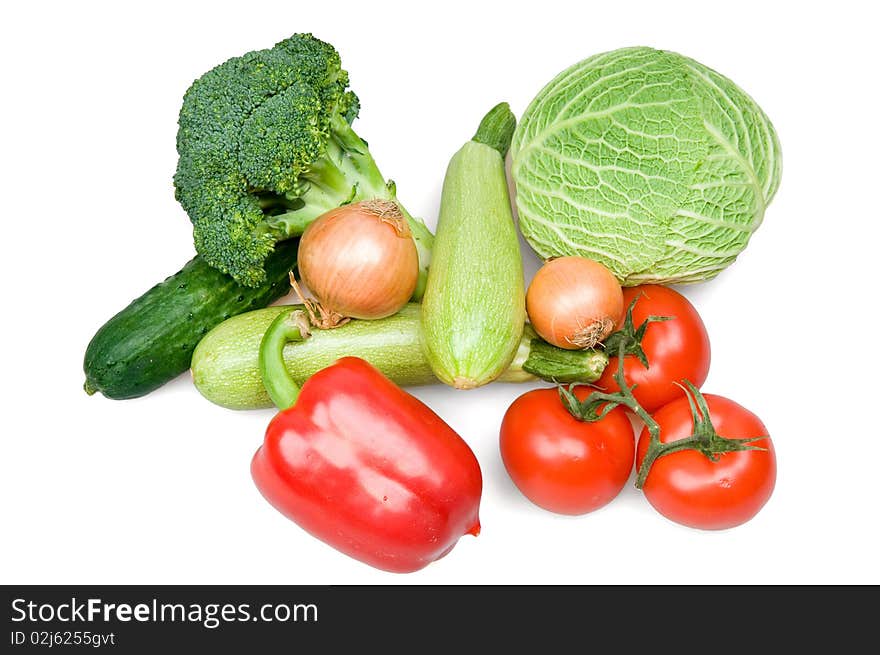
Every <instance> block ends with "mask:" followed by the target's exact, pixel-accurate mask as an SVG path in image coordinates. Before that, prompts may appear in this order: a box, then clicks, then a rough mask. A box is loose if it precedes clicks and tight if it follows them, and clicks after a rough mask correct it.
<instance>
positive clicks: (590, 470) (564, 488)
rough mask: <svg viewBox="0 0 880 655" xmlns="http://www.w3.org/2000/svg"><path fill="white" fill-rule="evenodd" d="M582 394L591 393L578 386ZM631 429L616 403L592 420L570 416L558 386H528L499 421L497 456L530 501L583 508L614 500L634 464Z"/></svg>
mask: <svg viewBox="0 0 880 655" xmlns="http://www.w3.org/2000/svg"><path fill="white" fill-rule="evenodd" d="M574 393H575V395H577V397H578V398H579V399H581V400H583V399H584V398H585V397H586V396H588V395H589V394H590V390H589V389H588V388H586V387H576V388H575V390H574ZM634 437H635V435H634V434H633V430H632V425H631V424H630V422H629V419H628V418H627V416H626V413H625V412H624V411H623V410H622V409H620V408H616V409H614V410H613V411H611V412H610V413H609V414H608V415H607V416H606V417H604V418H603V419H602V420H600V421H598V422H596V423H585V422H582V421H579V420H577V419H576V418H574V417H573V416H572V415H571V414H570V413H569V412H568V410H567V409H566V408H565V406H564V405H563V404H562V401H561V400H560V399H559V393H558V392H557V390H556V389H536V390H534V391H529V392H527V393H525V394H523V395H522V396H520V397H519V398H517V399H516V400H515V401H514V402H513V404H512V405H511V406H510V407H509V408H508V410H507V413H506V414H505V415H504V420H503V421H502V423H501V458H502V459H503V460H504V466H505V467H506V468H507V472H508V474H509V475H510V478H511V479H512V480H513V482H514V484H515V485H516V486H517V487H518V488H519V490H520V491H521V492H522V493H523V494H524V495H525V496H526V497H527V498H528V499H529V500H531V501H532V502H533V503H535V504H536V505H538V506H540V507H543V508H544V509H548V510H550V511H551V512H558V513H560V514H586V513H587V512H591V511H593V510H595V509H598V508H599V507H602V506H603V505H605V504H607V503H609V502H610V501H611V500H613V499H614V498H615V497H616V496H617V494H618V493H620V490H621V489H622V488H623V485H625V484H626V481H627V479H628V478H629V475H630V472H631V471H632V468H633V457H634V454H635V438H634Z"/></svg>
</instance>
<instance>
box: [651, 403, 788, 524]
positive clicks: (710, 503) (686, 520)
mask: <svg viewBox="0 0 880 655" xmlns="http://www.w3.org/2000/svg"><path fill="white" fill-rule="evenodd" d="M704 397H705V399H706V403H707V405H708V408H709V416H710V418H711V421H712V424H713V425H714V427H715V431H716V432H717V434H718V436H719V437H723V438H724V439H741V438H747V437H758V436H761V435H767V434H768V432H767V428H765V427H764V424H763V423H762V422H761V420H760V419H759V418H758V417H757V416H755V415H754V414H753V413H752V412H750V411H749V410H747V409H746V408H745V407H742V406H741V405H738V404H737V403H735V402H733V401H732V400H728V399H727V398H724V397H722V396H714V395H711V394H704ZM653 418H654V420H655V421H656V422H657V424H658V425H659V426H660V442H661V443H669V442H672V441H678V440H680V439H686V438H688V437H689V436H691V434H692V432H693V429H694V421H693V416H692V414H691V408H690V405H689V403H688V400H687V398H686V397H685V396H684V395H683V394H682V396H681V397H680V398H679V399H678V400H675V401H673V402H671V403H669V404H668V405H666V406H664V407H662V408H661V409H660V410H658V411H657V412H655V413H654V414H653ZM649 442H650V435H649V433H648V430H647V428H645V429H643V430H642V433H641V435H640V436H639V445H638V450H637V454H636V467H637V468H638V467H639V466H641V463H642V460H643V459H644V457H645V454H646V453H647V451H648V446H649ZM752 445H754V446H758V447H760V448H765V449H766V450H741V451H736V452H728V453H721V454H719V455H717V457H718V460H717V461H712V460H711V459H709V457H707V456H706V455H704V454H702V453H701V452H699V451H697V450H681V451H678V452H672V453H669V454H667V455H662V456H660V457H658V458H657V459H656V460H655V461H654V464H653V466H651V469H650V471H649V472H648V477H647V479H646V480H645V484H644V487H643V488H642V491H644V493H645V497H646V498H647V499H648V502H650V503H651V505H653V506H654V508H655V509H656V510H657V511H658V512H660V513H661V514H662V515H663V516H665V517H666V518H668V519H671V520H673V521H675V522H677V523H681V524H683V525H687V526H690V527H692V528H702V529H704V530H722V529H725V528H732V527H735V526H737V525H740V524H742V523H745V522H746V521H748V520H749V519H751V518H752V517H753V516H755V514H757V513H758V511H759V510H760V509H761V508H762V507H763V506H764V504H765V503H766V502H767V500H768V499H769V498H770V495H771V494H772V493H773V487H774V486H775V484H776V454H775V452H774V450H773V443H772V441H771V440H770V437H769V436H768V437H767V438H766V439H760V440H758V441H755V442H753V443H752Z"/></svg>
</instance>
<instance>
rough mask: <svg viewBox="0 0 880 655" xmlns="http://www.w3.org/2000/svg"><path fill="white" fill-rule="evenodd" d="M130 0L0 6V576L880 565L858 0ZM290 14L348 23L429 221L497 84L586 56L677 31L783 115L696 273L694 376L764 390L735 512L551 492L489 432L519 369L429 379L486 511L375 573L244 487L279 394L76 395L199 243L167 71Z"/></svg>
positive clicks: (747, 572) (802, 571) (641, 578)
mask: <svg viewBox="0 0 880 655" xmlns="http://www.w3.org/2000/svg"><path fill="white" fill-rule="evenodd" d="M132 6H133V5H129V4H127V3H124V4H123V3H107V4H104V5H99V4H97V3H61V2H59V3H56V4H43V3H27V4H26V5H25V4H24V3H21V4H16V5H14V6H13V5H7V6H6V7H5V8H4V12H3V13H4V17H3V21H2V22H3V24H2V27H0V30H2V35H0V36H2V38H0V49H2V59H0V66H2V78H0V80H2V100H0V114H2V121H0V128H2V134H3V137H2V145H0V148H2V156H0V166H2V201H0V212H2V215H0V220H2V223H0V225H2V227H0V229H2V238H0V244H2V249H3V252H2V258H0V264H2V281H3V302H2V305H3V318H2V323H0V331H2V339H3V343H2V359H0V362H2V370H0V384H2V398H3V405H2V406H3V418H2V428H0V435H2V437H0V438H2V451H0V503H2V516H0V526H2V527H0V532H2V536H0V582H3V583H86V582H89V583H118V584H127V583H318V584H323V583H411V582H414V583H514V582H520V583H801V582H803V583H875V584H876V583H880V564H878V562H880V557H878V556H877V553H878V549H880V539H878V530H880V528H878V500H880V493H878V486H877V475H876V473H877V471H878V470H880V460H878V448H877V440H878V437H880V430H878V424H877V420H878V414H877V407H878V400H877V392H878V384H877V371H878V366H880V361H878V355H877V350H878V345H877V336H876V334H877V326H878V323H877V312H876V305H877V301H876V298H877V290H876V289H877V288H876V285H875V284H874V278H875V276H876V270H877V260H878V237H880V228H878V219H880V212H878V205H877V189H878V186H880V179H878V172H880V166H878V162H880V158H878V153H880V142H878V136H877V135H878V113H877V112H878V109H877V107H878V102H877V101H878V94H877V80H878V77H877V64H878V63H880V57H878V48H877V34H876V26H877V24H878V22H877V19H876V16H874V17H871V16H869V15H868V10H867V9H865V8H866V7H869V6H870V3H847V2H834V3H828V4H821V5H819V4H809V3H798V4H790V3H771V2H766V1H763V2H737V3H723V4H722V3H718V4H715V3H708V2H695V3H671V2H662V3H660V2H635V1H630V2H626V3H618V2H605V3H588V2H583V1H581V2H571V3H562V2H550V1H543V2H528V3H521V4H517V3H513V2H505V3H478V2H473V1H471V2H465V3H457V2H451V1H446V2H444V3H440V4H438V5H437V6H433V5H430V4H428V3H407V4H406V5H404V4H403V3H401V5H400V7H395V6H393V5H390V4H389V5H384V6H383V4H382V3H381V2H377V1H373V2H357V3H355V2H352V3H347V2H342V0H334V1H333V2H331V3H323V2H310V3H304V2H292V1H287V2H283V3H277V4H272V5H270V4H268V3H260V2H255V1H252V2H248V3H242V2H240V1H239V2H234V3H220V2H212V3H204V4H201V3H199V4H196V3H184V2H174V3H167V4H166V3H158V2H151V3H149V4H148V5H147V4H145V5H143V7H142V8H141V9H136V8H131V7H132ZM403 6H406V8H405V9H404V8H401V7H403ZM716 7H717V8H716ZM722 7H723V8H722ZM298 31H312V32H314V33H315V34H316V35H317V36H319V37H321V38H323V39H325V40H327V41H330V42H332V43H333V44H334V45H335V46H336V47H337V48H338V49H339V51H340V52H341V54H342V59H343V64H344V66H345V68H347V69H348V70H349V72H350V73H351V80H352V85H353V88H354V89H355V90H356V91H357V93H358V94H359V95H360V98H361V101H362V104H363V110H362V114H361V118H360V119H359V120H358V122H357V124H356V128H357V130H358V132H359V133H360V134H362V135H363V136H364V137H365V138H366V139H368V140H369V142H370V145H371V149H372V151H373V153H374V155H375V157H376V159H377V161H378V162H379V164H380V166H381V168H382V170H383V172H385V174H386V175H388V176H389V177H393V178H394V179H395V180H396V181H397V183H398V189H399V192H400V197H401V199H402V200H403V201H404V203H405V204H406V206H407V207H408V208H409V209H410V210H411V211H412V212H413V213H415V214H419V215H421V216H423V217H424V218H425V220H426V222H427V223H428V225H429V226H433V225H434V224H435V221H436V214H437V208H438V199H439V192H440V185H441V183H442V176H443V172H444V170H445V167H446V164H447V161H448V159H449V157H450V155H451V154H452V153H453V152H454V151H455V150H456V149H457V148H458V147H459V146H460V145H461V144H462V143H463V142H464V141H465V140H466V139H467V138H469V137H470V136H471V135H472V133H473V131H474V129H475V127H476V124H477V122H478V121H479V119H480V117H481V116H482V115H483V113H484V112H485V111H486V110H487V109H488V108H489V107H491V106H492V105H493V104H495V103H496V102H498V101H499V100H502V99H506V100H508V101H509V102H510V103H511V106H512V108H513V109H514V111H515V112H516V113H517V115H519V114H521V113H522V111H523V109H524V108H525V107H526V105H527V104H528V102H529V100H530V99H531V98H532V97H533V96H534V95H535V94H536V93H537V91H538V90H539V89H540V88H541V87H542V86H543V85H544V84H545V83H546V82H547V81H549V80H550V79H551V78H552V77H553V76H554V75H555V74H556V73H557V72H559V71H560V70H562V69H563V68H565V67H567V66H568V65H570V64H572V63H574V62H575V61H578V60H580V59H582V58H585V57H587V56H589V55H591V54H594V53H597V52H602V51H605V50H610V49H613V48H617V47H621V46H629V45H651V46H655V47H660V48H666V49H671V50H676V51H679V52H682V53H684V54H686V55H689V56H691V57H694V58H696V59H697V60H699V61H701V62H703V63H705V64H706V65H708V66H710V67H712V68H715V69H716V70H718V71H720V72H722V73H723V74H725V75H727V76H729V77H730V78H732V79H733V80H734V81H735V82H737V83H738V84H740V85H741V86H742V87H743V88H744V89H745V90H746V91H747V92H748V93H749V94H751V95H752V96H753V97H754V98H755V99H756V100H757V101H758V102H759V103H760V105H761V106H762V107H763V108H764V110H765V111H766V112H767V114H768V115H769V116H770V118H771V119H772V121H773V122H774V124H775V126H776V128H777V129H778V132H779V135H780V139H781V142H782V149H783V155H784V173H783V179H782V186H781V188H780V191H779V194H778V195H777V197H776V199H775V200H774V202H773V203H772V205H771V206H770V207H769V209H768V211H767V214H766V217H765V222H764V225H763V226H762V227H761V228H760V230H759V231H758V232H757V233H756V235H755V236H754V238H753V240H752V243H751V244H750V246H749V248H748V250H746V251H745V253H744V254H743V255H742V256H741V257H740V259H739V260H738V261H737V262H736V263H735V264H734V265H733V266H731V267H730V268H729V269H728V270H726V271H725V272H724V273H722V274H721V276H720V277H719V278H718V279H716V280H715V281H713V282H711V283H707V284H703V285H701V286H694V287H688V288H686V289H685V290H684V291H685V293H686V294H687V296H688V297H689V298H690V299H691V300H692V301H693V302H694V304H695V305H696V306H697V308H698V309H699V311H700V312H701V314H702V316H703V318H704V320H705V323H706V325H707V327H708V329H709V332H710V337H711V339H712V346H713V361H712V370H711V373H710V376H709V380H708V381H707V383H706V385H705V386H704V390H706V391H710V392H713V393H720V394H723V395H726V396H728V397H731V398H733V399H735V400H737V401H738V402H740V403H741V404H744V405H745V406H747V407H749V408H750V409H752V410H753V411H754V412H756V413H757V414H758V415H759V416H761V417H762V418H763V420H764V422H765V423H766V425H767V426H768V428H769V430H770V433H771V435H772V436H773V439H774V442H775V445H776V449H777V454H778V460H779V478H778V482H777V488H776V492H775V494H774V496H773V497H772V499H771V500H770V502H769V503H768V505H767V506H766V507H765V509H764V510H763V511H762V512H761V513H760V514H759V515H758V516H757V517H756V518H755V519H754V520H753V521H751V522H750V523H748V524H746V525H744V526H742V527H739V528H736V529H734V530H729V531H724V532H700V531H695V530H690V529H687V528H684V527H680V526H678V525H676V524H673V523H671V522H669V521H667V520H665V519H664V518H662V517H661V516H660V515H659V514H657V513H655V512H654V510H653V509H652V508H651V507H650V506H649V505H648V503H647V502H646V501H645V500H644V498H642V497H641V496H640V494H639V493H638V492H636V491H635V490H634V489H633V488H632V487H631V486H628V487H627V488H626V489H625V490H624V491H623V493H622V494H621V495H620V496H619V497H618V498H617V499H616V500H615V501H614V502H613V503H611V504H610V505H608V506H607V507H606V508H604V509H602V510H600V511H598V512H595V513H593V514H590V515H586V516H582V517H577V518H570V517H561V516H556V515H553V514H550V513H547V512H544V511H541V510H539V509H537V508H536V507H534V506H532V505H531V504H530V503H529V502H528V501H526V500H525V499H524V498H523V497H522V496H521V495H520V494H519V492H518V491H517V490H516V489H515V488H514V487H513V485H512V484H511V482H510V481H509V480H508V478H507V476H506V474H505V472H504V469H503V467H502V465H501V461H500V457H499V454H498V444H497V441H498V426H499V423H500V420H501V417H502V415H503V413H504V410H505V409H506V407H507V406H508V404H509V403H510V402H511V401H512V400H513V399H514V398H515V397H516V396H517V395H518V394H520V393H522V392H523V391H525V390H526V388H525V387H523V386H515V385H500V384H498V385H492V386H490V387H487V388H483V389H480V390H476V391H468V392H457V391H453V390H451V389H447V388H441V387H432V388H422V389H418V390H415V391H414V393H415V394H416V395H417V396H418V397H419V398H421V399H423V400H425V401H426V402H427V403H429V404H430V405H431V407H433V408H434V409H435V410H436V411H437V412H438V413H439V414H440V415H441V416H443V417H444V418H445V419H446V420H447V421H448V422H449V423H450V424H451V425H452V426H453V427H454V428H456V429H457V430H458V431H459V432H460V433H461V434H462V436H463V437H464V438H465V439H466V440H467V441H468V443H469V444H470V445H471V447H472V448H473V449H474V451H475V453H476V455H477V457H478V458H479V460H480V463H481V465H482V468H483V475H484V494H483V502H482V510H481V518H482V523H483V533H482V534H481V535H480V536H479V537H478V538H476V539H474V538H472V537H465V538H463V539H462V540H461V542H460V543H459V545H458V546H457V547H456V548H455V550H454V551H453V552H452V553H451V554H450V555H449V556H448V557H446V558H445V559H443V560H441V561H439V562H437V563H434V564H432V565H430V566H429V567H428V568H427V569H425V570H423V571H422V572H419V573H415V574H411V575H407V576H401V575H393V574H388V573H383V572H380V571H376V570H373V569H371V568H369V567H367V566H366V565H363V564H361V563H358V562H356V561H354V560H351V559H348V558H347V557H345V556H343V555H340V554H338V553H337V552H336V551H334V550H333V549H332V548H330V547H328V546H326V545H324V544H323V543H320V542H319V541H317V540H315V539H313V538H311V537H309V536H308V535H307V534H306V533H304V532H303V531H301V530H300V529H299V528H298V527H297V526H296V525H294V524H293V523H291V522H289V521H287V520H286V519H284V518H283V517H282V516H281V515H280V514H279V513H277V512H276V511H275V510H274V509H272V508H271V507H270V506H269V505H268V504H267V503H266V502H265V501H264V500H263V499H262V498H261V496H260V495H259V493H258V492H257V490H256V488H255V487H254V485H253V483H252V482H251V479H250V476H249V471H248V465H249V462H250V458H251V455H252V454H253V452H254V450H255V449H256V448H257V447H258V446H259V444H260V442H261V439H262V434H263V430H264V428H265V426H266V423H267V421H268V420H269V418H270V417H271V416H272V412H271V411H268V410H266V411H255V412H239V413H235V412H231V411H229V410H224V409H221V408H220V407H216V406H214V405H211V404H209V403H208V402H207V401H205V400H204V399H202V397H201V396H200V395H199V394H198V393H197V392H196V390H195V389H194V388H193V387H192V385H191V383H190V381H189V379H188V377H187V376H185V375H184V376H182V377H181V378H180V379H178V380H175V381H174V382H172V383H170V384H168V385H166V386H165V387H164V388H162V389H161V390H159V391H157V392H155V393H153V394H151V395H149V396H147V397H145V398H142V399H138V400H131V401H123V402H119V401H110V400H107V399H105V398H103V397H101V396H96V397H87V396H86V395H85V394H84V393H83V391H82V386H81V385H82V369H81V366H82V355H83V351H84V349H85V346H86V344H87V343H88V341H89V339H90V338H91V336H92V334H93V333H94V331H95V330H96V329H97V328H98V327H99V326H100V325H101V324H102V323H103V322H104V321H105V320H106V319H107V318H109V317H110V316H111V315H112V314H114V313H115V312H116V311H118V310H120V309H121V308H122V307H124V306H125V305H126V304H127V303H128V302H129V301H130V300H132V299H133V298H134V297H135V296H137V295H140V293H142V292H143V291H145V290H146V289H147V288H149V287H150V286H151V285H152V284H154V283H155V282H157V281H159V280H161V279H162V278H163V277H165V276H166V275H169V274H171V273H173V272H175V271H176V270H177V269H178V268H179V267H180V266H181V265H182V264H183V263H184V262H185V261H187V260H188V259H189V258H190V256H191V255H192V245H191V244H192V242H191V231H190V223H189V221H188V219H187V217H186V215H185V214H184V212H183V211H182V210H181V208H180V207H179V206H178V204H177V203H176V202H175V200H174V197H173V190H172V185H171V176H172V174H173V172H174V168H175V165H176V152H175V133H176V129H177V125H176V121H177V113H178V110H179V106H180V100H181V97H182V95H183V93H184V91H185V90H186V89H187V87H188V86H189V84H190V83H191V82H192V80H193V79H194V78H195V77H198V76H199V75H200V74H201V73H203V72H204V71H206V70H208V69H209V68H211V67H213V66H214V65H216V64H218V63H220V62H221V61H223V60H225V59H227V58H228V57H231V56H235V55H239V54H242V53H244V52H246V51H248V50H252V49H257V48H263V47H269V46H271V45H272V44H273V43H275V42H276V41H278V40H280V39H282V38H284V37H286V36H288V35H290V34H291V33H294V32H298ZM524 257H525V263H526V271H527V274H528V275H531V274H532V273H533V272H534V270H535V267H536V260H535V258H534V257H533V255H532V254H531V253H530V252H529V251H528V250H525V251H524Z"/></svg>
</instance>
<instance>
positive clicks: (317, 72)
mask: <svg viewBox="0 0 880 655" xmlns="http://www.w3.org/2000/svg"><path fill="white" fill-rule="evenodd" d="M358 109H359V104H358V99H357V96H356V95H355V94H354V93H353V92H352V91H350V90H348V73H347V72H346V71H344V70H342V68H341V61H340V58H339V54H338V53H337V52H336V50H335V49H334V48H333V46H331V45H330V44H328V43H324V42H323V41H320V40H318V39H316V38H314V37H313V36H312V35H311V34H296V35H294V36H292V37H290V38H289V39H285V40H284V41H281V42H279V43H278V44H276V45H275V47H273V48H270V49H268V50H257V51H254V52H249V53H247V54H246V55H244V56H242V57H235V58H233V59H230V60H228V61H226V62H225V63H222V64H220V65H219V66H217V67H216V68H214V69H212V70H210V71H208V72H207V73H205V74H204V75H202V76H201V77H200V78H199V79H197V80H196V81H195V82H193V84H192V86H190V88H189V89H188V90H187V92H186V94H185V95H184V98H183V106H182V107H181V110H180V119H179V130H178V132H177V152H178V154H179V160H178V164H177V172H176V173H175V175H174V187H175V196H176V198H177V200H178V201H179V202H180V204H181V205H182V206H183V208H184V210H186V212H187V214H189V217H190V220H191V221H192V223H193V239H194V241H195V247H196V250H197V251H198V252H199V254H200V255H201V256H202V257H203V258H204V259H205V260H206V261H207V262H208V263H209V264H210V265H211V266H213V267H214V268H217V269H219V270H221V271H223V272H224V273H228V274H229V275H231V276H232V277H233V278H235V280H236V281H238V282H239V283H241V284H244V285H247V286H257V285H259V284H260V283H262V282H263V281H265V279H266V273H265V271H264V269H263V265H264V262H265V261H266V258H267V257H268V256H269V254H270V253H271V252H272V250H273V249H274V247H275V244H276V243H277V242H278V241H282V240H284V239H289V238H291V237H295V236H299V235H300V234H302V232H303V230H304V229H305V228H306V226H307V225H308V224H309V223H310V222H311V221H312V220H314V219H315V218H317V217H318V216H320V215H321V214H324V213H325V212H327V211H329V210H331V209H333V208H335V207H339V206H340V205H343V204H346V203H349V202H356V201H360V200H367V199H372V198H384V199H388V200H394V201H396V193H395V187H394V183H393V182H390V181H389V182H386V181H385V179H384V178H383V177H382V174H381V173H380V172H379V169H378V168H377V166H376V162H375V161H374V160H373V157H372V156H371V155H370V151H369V150H368V148H367V144H366V142H365V141H364V140H363V139H361V138H360V137H359V136H358V135H357V134H356V133H355V132H354V130H353V129H352V127H351V123H352V121H353V120H354V118H355V117H356V116H357V114H358ZM398 204H399V203H398ZM401 211H402V212H403V214H404V215H405V216H406V217H407V220H408V221H409V224H410V227H411V229H412V232H413V236H414V237H415V240H416V246H417V247H418V250H419V262H420V266H421V269H422V270H421V273H422V275H421V279H420V284H419V291H420V290H422V289H423V288H424V278H425V272H426V269H427V264H428V260H429V257H430V249H431V244H432V240H433V235H432V234H431V232H430V231H429V230H428V229H427V228H426V227H425V225H424V224H423V223H422V222H421V221H419V220H418V219H415V218H413V217H412V216H410V215H409V214H408V212H406V210H405V209H404V208H403V207H401Z"/></svg>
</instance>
